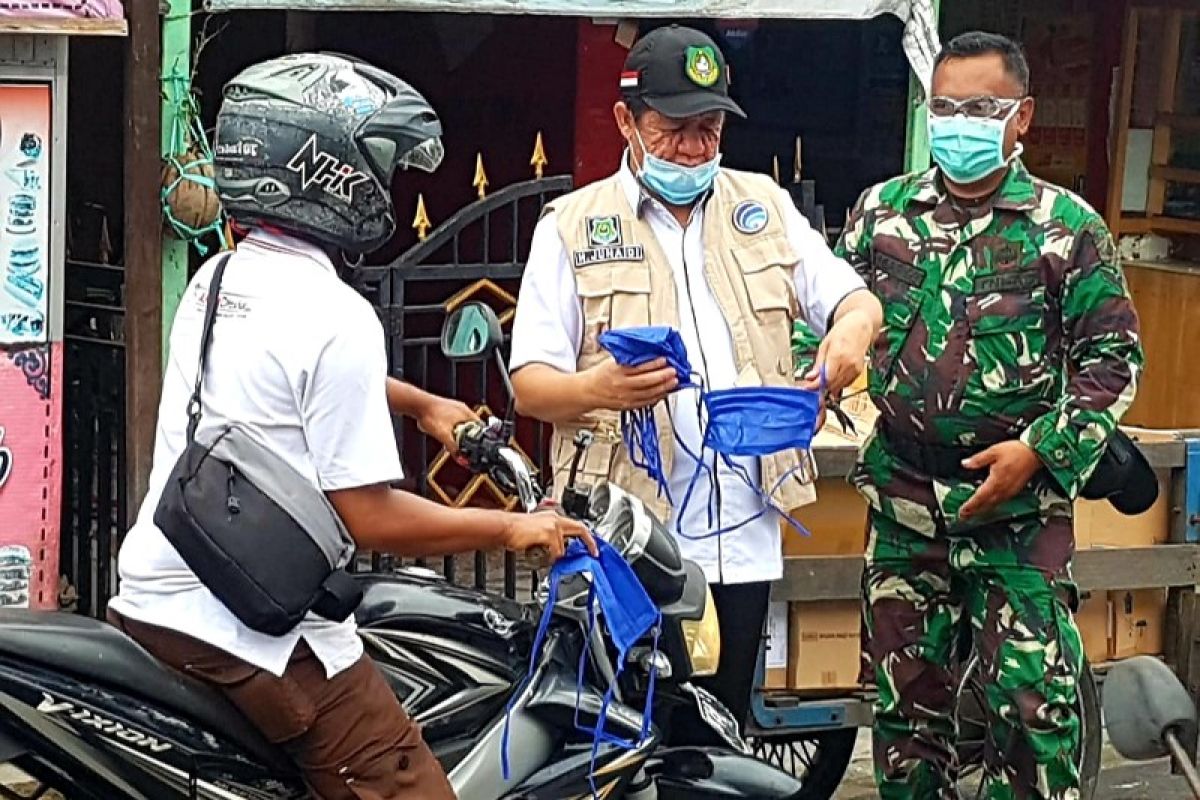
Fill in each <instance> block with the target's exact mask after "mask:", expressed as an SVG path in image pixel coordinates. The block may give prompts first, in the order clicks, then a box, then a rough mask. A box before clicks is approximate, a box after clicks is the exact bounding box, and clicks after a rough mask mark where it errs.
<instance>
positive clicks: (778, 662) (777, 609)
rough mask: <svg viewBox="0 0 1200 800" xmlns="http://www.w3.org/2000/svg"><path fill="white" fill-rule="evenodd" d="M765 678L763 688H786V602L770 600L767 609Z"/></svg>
mask: <svg viewBox="0 0 1200 800" xmlns="http://www.w3.org/2000/svg"><path fill="white" fill-rule="evenodd" d="M765 667H766V671H767V674H766V679H765V681H764V683H763V688H764V689H786V688H788V668H787V667H788V604H787V603H785V602H772V603H771V604H770V606H769V607H768V609H767V648H766V664H765Z"/></svg>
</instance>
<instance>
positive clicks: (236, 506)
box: [225, 465, 242, 514]
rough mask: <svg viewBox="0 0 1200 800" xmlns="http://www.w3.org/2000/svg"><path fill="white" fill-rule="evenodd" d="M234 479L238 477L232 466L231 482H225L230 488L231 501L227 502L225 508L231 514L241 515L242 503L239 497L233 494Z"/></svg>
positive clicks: (230, 468) (230, 472)
mask: <svg viewBox="0 0 1200 800" xmlns="http://www.w3.org/2000/svg"><path fill="white" fill-rule="evenodd" d="M234 477H236V475H235V473H234V471H233V466H232V465H231V466H230V467H229V480H227V481H226V482H225V485H226V487H228V491H229V499H228V500H226V501H225V508H226V509H228V510H229V513H230V514H239V513H241V511H242V501H241V500H238V499H237V496H236V495H234V493H233V479H234Z"/></svg>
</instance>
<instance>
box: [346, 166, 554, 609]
mask: <svg viewBox="0 0 1200 800" xmlns="http://www.w3.org/2000/svg"><path fill="white" fill-rule="evenodd" d="M571 188H572V181H571V176H569V175H562V176H553V177H547V178H539V179H536V180H532V181H526V182H523V183H518V184H514V185H512V186H507V187H505V188H503V189H501V190H499V191H497V192H495V193H494V194H491V195H488V196H487V197H484V198H481V199H480V200H477V201H476V202H474V203H472V204H471V205H469V206H466V207H465V208H463V209H461V210H460V211H459V212H458V213H456V214H454V215H453V216H452V217H450V218H449V219H448V220H446V222H445V223H443V224H442V225H440V226H438V227H437V228H436V229H434V230H433V231H432V232H430V234H429V236H428V238H427V239H425V240H424V241H422V242H420V243H419V244H417V245H416V246H414V247H413V248H411V249H409V250H408V251H407V252H405V253H404V254H403V255H401V256H400V257H399V258H398V259H396V260H395V261H393V262H392V263H391V264H388V265H386V266H382V267H374V268H366V269H363V270H360V276H359V288H360V290H362V291H363V292H364V293H365V294H366V295H367V297H368V298H369V299H370V300H371V301H372V303H373V304H374V305H375V307H376V309H377V310H378V312H379V315H380V317H381V319H382V320H383V323H384V329H385V331H386V332H387V339H388V360H389V367H390V370H391V374H392V375H394V376H396V377H399V378H403V379H404V380H406V381H408V382H410V383H412V384H414V385H416V386H419V387H421V388H423V389H426V390H427V391H430V392H434V393H436V394H439V395H443V396H446V397H453V398H457V399H459V400H462V401H463V402H465V403H467V404H468V405H470V406H471V407H472V408H475V409H476V410H477V411H478V412H480V413H481V414H486V413H488V412H492V413H494V414H495V415H496V416H502V415H503V412H504V411H505V409H506V408H507V403H508V400H507V396H506V394H505V392H504V388H503V384H502V383H501V379H500V376H499V374H498V372H497V371H496V369H495V367H494V365H493V364H491V363H486V364H471V365H458V366H455V365H453V364H451V363H450V362H448V361H447V360H446V359H445V358H444V357H443V356H442V354H441V351H440V349H439V346H438V345H439V334H440V332H441V326H442V323H443V321H444V320H445V318H446V315H447V314H448V313H449V312H451V311H453V310H454V309H455V308H457V307H458V306H459V305H461V304H462V303H465V302H468V301H471V300H480V301H483V302H486V303H488V304H489V305H491V306H492V307H493V308H494V309H495V310H496V312H497V314H498V315H499V316H500V320H501V322H502V323H503V324H504V326H505V335H506V340H507V336H508V332H509V329H510V327H511V321H512V317H513V314H514V311H515V306H516V296H517V291H518V289H519V287H520V281H521V275H522V273H523V272H524V269H525V261H526V259H527V258H528V255H529V242H530V240H531V238H532V236H533V228H534V225H535V224H536V223H537V220H538V218H539V216H540V215H541V211H542V208H543V206H545V204H546V203H547V202H548V201H549V200H551V199H553V198H554V197H557V196H559V195H561V194H564V193H566V192H569V191H570V190H571ZM396 427H397V430H396V441H397V444H398V446H399V448H400V455H401V459H402V461H403V463H404V469H405V474H406V475H407V481H406V483H407V485H406V487H405V488H408V489H411V490H412V491H416V492H419V493H420V494H422V495H424V496H425V497H428V498H431V499H434V500H438V501H440V502H443V503H446V504H448V505H453V506H467V505H472V506H484V507H492V508H513V507H514V505H515V499H514V498H512V497H509V496H507V495H505V494H504V492H503V491H501V490H500V488H499V487H497V486H496V485H495V484H494V483H493V482H492V481H491V480H489V479H487V478H486V477H481V476H472V475H470V474H469V473H467V472H466V471H465V470H463V469H462V468H461V467H459V466H458V464H456V463H455V462H454V460H453V459H451V458H450V457H449V456H448V454H447V453H446V452H445V451H443V450H442V449H441V448H440V447H439V446H438V445H437V443H436V442H434V441H433V440H431V439H430V438H429V437H427V436H424V435H423V434H421V433H420V432H419V431H418V430H417V429H416V426H415V425H414V424H413V423H412V422H411V421H407V420H406V421H404V422H400V421H397V423H396ZM516 438H517V444H518V446H519V447H521V449H522V450H523V451H524V452H525V454H526V455H528V456H529V457H530V458H531V459H532V460H533V461H534V463H536V464H539V465H542V464H544V462H545V452H546V448H547V445H548V443H549V430H548V429H547V428H546V426H543V425H541V424H540V423H535V422H533V421H531V420H518V423H517V437H516ZM439 561H440V563H437V564H429V563H427V562H426V560H424V559H417V560H416V561H415V562H414V563H415V564H416V565H418V566H425V567H430V568H435V569H440V571H441V572H442V573H443V574H444V575H445V576H446V578H447V579H448V580H450V581H452V582H455V583H459V584H469V585H473V586H475V587H477V588H480V589H488V590H490V591H495V592H503V593H504V594H505V595H506V596H508V597H516V596H517V595H518V589H519V584H524V586H525V587H527V588H528V587H531V586H532V582H530V583H525V582H524V581H519V580H518V576H519V575H520V574H522V573H525V572H526V570H524V569H523V568H522V565H521V564H520V560H519V559H517V558H516V557H514V556H513V554H512V553H482V552H480V553H475V554H474V557H473V559H472V560H471V563H470V564H469V565H464V564H463V563H462V558H461V557H455V556H448V557H446V558H444V559H439ZM399 563H400V562H399V560H398V559H394V558H391V557H388V556H380V555H373V556H371V564H370V568H372V569H374V570H388V569H390V568H392V567H393V566H396V565H397V564H399ZM364 566H365V565H364ZM464 567H465V568H464ZM522 594H524V592H522ZM524 596H528V595H524Z"/></svg>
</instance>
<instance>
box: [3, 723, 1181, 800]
mask: <svg viewBox="0 0 1200 800" xmlns="http://www.w3.org/2000/svg"><path fill="white" fill-rule="evenodd" d="M20 780H21V779H20V775H19V773H17V772H16V771H15V770H13V769H12V768H11V767H6V766H3V765H0V784H3V785H5V786H15V785H18V784H19V783H20ZM874 797H877V795H876V793H875V780H874V778H873V777H872V776H871V750H870V743H869V742H868V738H867V736H866V734H865V732H864V733H860V734H859V737H858V746H857V748H856V750H855V753H854V760H853V761H852V762H851V764H850V769H849V770H848V771H847V773H846V779H845V780H844V781H843V782H842V786H841V788H839V789H838V792H837V794H836V795H834V800H867V798H874ZM1193 797H1194V795H1192V793H1191V792H1190V791H1188V786H1187V783H1186V782H1185V781H1184V779H1183V778H1182V777H1175V776H1172V775H1171V769H1170V766H1169V765H1168V764H1167V762H1166V761H1155V762H1151V763H1149V764H1135V763H1132V762H1128V761H1124V760H1123V759H1122V758H1121V757H1120V756H1118V755H1117V754H1116V752H1114V751H1113V749H1112V747H1110V746H1109V745H1108V743H1107V742H1105V747H1104V760H1103V768H1102V771H1101V773H1100V785H1099V787H1098V788H1097V791H1096V797H1095V800H1192V798H1193ZM47 800H63V799H62V798H59V796H58V795H55V794H51V795H48V796H47ZM65 800H70V796H68V797H66V798H65ZM964 800H970V798H964Z"/></svg>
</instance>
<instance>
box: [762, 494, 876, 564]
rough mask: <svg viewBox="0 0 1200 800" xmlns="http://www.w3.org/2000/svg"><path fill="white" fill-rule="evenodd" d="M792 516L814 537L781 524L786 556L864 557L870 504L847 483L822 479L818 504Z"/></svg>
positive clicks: (783, 523) (798, 511)
mask: <svg viewBox="0 0 1200 800" xmlns="http://www.w3.org/2000/svg"><path fill="white" fill-rule="evenodd" d="M792 516H793V517H795V518H796V521H797V522H799V523H800V524H801V525H803V526H804V527H805V528H807V529H808V532H809V534H811V535H809V536H805V535H804V534H802V533H800V532H799V531H797V530H796V529H795V528H793V527H792V525H791V523H790V522H788V521H787V520H786V519H785V520H781V521H780V525H781V528H782V530H783V554H784V555H785V556H857V555H862V553H863V550H864V548H865V545H866V540H867V502H866V501H865V500H863V497H862V495H860V494H859V493H858V490H856V489H855V488H854V487H853V486H851V485H850V484H848V483H846V481H845V480H844V479H842V478H821V479H819V480H818V481H817V502H815V503H810V504H809V505H806V506H803V507H801V508H798V509H796V510H795V511H793V512H792Z"/></svg>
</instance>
